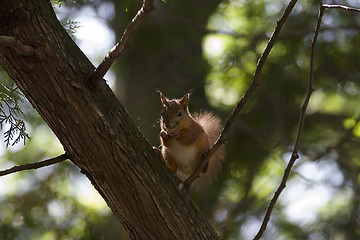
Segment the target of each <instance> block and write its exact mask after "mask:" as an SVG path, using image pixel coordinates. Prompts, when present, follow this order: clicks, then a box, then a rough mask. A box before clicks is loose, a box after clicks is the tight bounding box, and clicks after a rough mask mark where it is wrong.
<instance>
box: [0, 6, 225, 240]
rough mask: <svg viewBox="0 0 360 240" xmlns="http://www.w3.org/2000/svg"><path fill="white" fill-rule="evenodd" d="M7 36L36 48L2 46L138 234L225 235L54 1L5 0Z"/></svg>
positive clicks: (12, 70) (3, 59) (0, 59)
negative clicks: (182, 187)
mask: <svg viewBox="0 0 360 240" xmlns="http://www.w3.org/2000/svg"><path fill="white" fill-rule="evenodd" d="M0 6H1V8H0V35H1V36H11V37H15V38H16V39H17V40H19V41H20V42H22V43H23V44H27V45H30V46H32V47H33V48H34V54H33V55H30V56H22V55H19V54H18V53H17V52H16V51H15V50H14V49H13V48H11V47H9V46H0V64H1V65H2V66H3V67H4V69H5V70H6V71H7V72H8V73H9V75H10V76H11V77H12V79H13V80H14V82H15V83H16V84H17V86H18V87H19V88H20V89H21V91H22V92H23V93H24V95H25V96H26V98H27V99H28V100H29V101H30V103H31V104H32V106H33V107H34V108H35V109H36V110H37V111H38V112H39V114H40V115H41V116H42V117H43V118H44V120H45V121H46V122H47V123H48V125H49V126H50V128H51V129H52V130H53V132H54V133H55V134H56V136H57V137H58V138H59V140H60V142H61V143H62V144H63V146H64V149H65V151H66V152H67V153H68V155H69V156H70V157H71V159H72V161H73V162H74V163H75V164H76V165H77V166H78V167H80V168H81V170H82V172H83V173H85V174H86V175H87V177H88V178H89V179H90V180H91V182H92V183H93V185H94V187H95V188H96V189H97V190H98V191H99V193H100V194H101V195H102V196H103V198H104V199H105V201H106V203H107V204H108V206H109V207H110V208H111V210H112V211H113V213H114V214H115V215H116V216H117V218H118V219H119V220H120V221H121V222H122V224H123V225H124V226H125V228H126V229H127V230H128V232H129V233H130V235H131V237H132V238H133V239H149V240H151V239H157V240H159V239H207V240H208V239H219V237H218V235H217V234H216V232H215V231H214V230H213V228H212V227H211V226H210V225H209V223H208V222H207V221H206V220H205V219H204V217H203V216H202V215H201V214H200V213H199V211H198V210H197V208H196V206H195V205H194V204H193V203H192V201H191V200H190V198H189V197H188V195H187V194H186V193H185V192H181V191H179V190H178V189H177V185H178V183H179V182H178V180H177V179H175V178H174V177H173V176H172V175H171V173H170V172H169V171H168V170H167V169H166V167H165V166H164V165H163V164H162V163H161V161H160V159H159V158H158V156H157V155H156V154H155V153H154V152H153V150H152V149H151V147H150V146H149V144H148V143H147V141H146V140H145V139H144V137H143V136H142V134H141V133H140V132H139V130H138V129H137V127H136V126H135V125H134V123H133V121H132V120H131V118H130V117H129V115H128V114H127V113H126V111H125V110H124V108H123V107H122V105H121V104H120V102H119V101H118V100H117V99H116V97H115V95H114V94H113V92H112V91H111V89H110V88H109V87H108V86H107V85H106V83H105V81H101V83H100V85H99V87H98V89H95V90H91V89H89V88H88V87H87V86H86V84H85V83H86V80H87V79H88V77H89V76H90V75H91V73H92V72H93V71H94V66H93V65H92V64H91V63H90V61H89V60H88V59H87V58H86V56H85V55H84V54H83V53H82V52H81V50H80V49H79V48H78V47H77V46H76V44H75V43H74V42H73V41H72V39H71V38H70V37H69V36H68V34H67V33H66V31H65V30H64V29H63V27H62V26H61V24H60V23H59V21H58V20H57V19H56V16H55V14H54V11H53V9H52V7H51V5H50V3H49V1H46V0H11V1H9V0H0Z"/></svg>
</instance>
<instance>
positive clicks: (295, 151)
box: [254, 4, 360, 240]
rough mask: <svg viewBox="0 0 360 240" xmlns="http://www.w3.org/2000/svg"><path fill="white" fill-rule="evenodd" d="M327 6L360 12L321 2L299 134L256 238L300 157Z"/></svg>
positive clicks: (263, 230)
mask: <svg viewBox="0 0 360 240" xmlns="http://www.w3.org/2000/svg"><path fill="white" fill-rule="evenodd" d="M325 8H340V9H345V10H350V11H357V12H360V10H359V9H355V8H349V7H345V6H340V5H328V4H321V5H320V9H319V14H318V18H317V24H316V28H315V33H314V36H313V39H312V42H311V51H310V69H309V81H308V89H307V93H306V97H305V100H304V102H303V104H302V106H301V110H300V119H299V126H298V130H297V134H296V139H295V143H294V149H293V153H292V155H291V158H290V160H289V163H288V165H287V166H286V169H285V171H284V176H283V178H282V180H281V183H280V185H279V187H278V188H277V190H276V192H275V194H274V196H273V198H272V199H271V201H270V204H269V206H268V208H267V211H266V213H265V217H264V220H263V222H262V224H261V227H260V229H259V231H258V233H257V234H256V236H255V237H254V240H258V239H260V238H261V237H262V235H263V233H264V232H265V230H266V226H267V224H268V222H269V220H270V215H271V212H272V210H273V208H274V206H275V204H276V202H277V200H278V198H279V196H280V194H281V192H282V191H283V190H284V188H285V187H286V182H287V179H288V178H289V175H290V172H291V169H292V167H293V165H294V163H295V161H296V160H297V159H298V158H299V154H298V148H299V144H300V141H301V136H302V132H303V128H304V122H305V113H306V109H307V106H308V104H309V100H310V97H311V94H312V92H313V91H314V88H313V81H314V54H315V46H316V41H317V38H318V36H319V32H320V26H321V20H322V17H323V14H324V10H325Z"/></svg>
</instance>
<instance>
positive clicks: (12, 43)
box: [0, 36, 35, 56]
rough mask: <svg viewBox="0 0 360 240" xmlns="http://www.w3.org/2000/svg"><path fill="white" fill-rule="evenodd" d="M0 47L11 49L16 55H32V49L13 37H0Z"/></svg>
mask: <svg viewBox="0 0 360 240" xmlns="http://www.w3.org/2000/svg"><path fill="white" fill-rule="evenodd" d="M0 46H6V47H11V48H13V49H14V50H15V51H16V52H17V53H18V54H20V55H23V56H30V55H33V54H34V51H35V50H34V48H33V47H31V46H30V45H26V44H23V43H22V42H20V41H19V40H18V39H16V38H15V37H9V36H0Z"/></svg>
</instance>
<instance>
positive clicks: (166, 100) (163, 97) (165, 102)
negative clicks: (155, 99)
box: [157, 90, 169, 105]
mask: <svg viewBox="0 0 360 240" xmlns="http://www.w3.org/2000/svg"><path fill="white" fill-rule="evenodd" d="M157 92H158V93H159V94H160V100H161V102H162V104H163V105H166V104H167V103H168V101H169V100H168V99H167V98H166V97H165V96H164V94H162V92H160V90H158V91H157Z"/></svg>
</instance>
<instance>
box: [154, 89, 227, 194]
mask: <svg viewBox="0 0 360 240" xmlns="http://www.w3.org/2000/svg"><path fill="white" fill-rule="evenodd" d="M159 93H160V100H161V102H162V109H161V119H160V128H161V132H160V141H161V147H162V148H161V150H159V149H158V148H156V147H154V149H155V150H157V151H158V152H159V153H161V156H162V160H163V161H164V163H165V164H166V166H167V167H168V168H169V169H170V171H171V172H173V173H175V174H176V175H177V177H178V178H179V179H180V180H182V181H185V180H186V179H187V178H188V177H189V176H190V175H191V174H192V173H193V172H194V170H195V169H196V167H197V166H198V165H199V163H200V162H201V160H202V159H203V157H204V156H205V155H206V154H207V152H208V151H209V149H210V148H211V147H212V146H213V145H214V144H215V142H216V140H217V138H218V137H219V135H220V133H221V130H222V126H221V120H220V119H219V118H218V117H216V116H215V115H213V114H212V113H210V112H201V113H195V114H194V116H192V115H191V114H190V112H189V108H188V103H189V97H190V94H189V93H187V94H185V95H184V96H183V97H182V98H181V99H172V100H169V99H168V98H166V97H165V96H164V95H163V94H162V93H161V92H160V91H159ZM223 159H224V148H223V146H221V147H220V148H219V149H218V150H217V151H216V152H215V153H214V154H213V155H212V157H211V158H210V159H209V162H208V163H207V165H206V166H205V167H204V169H203V170H202V172H201V173H200V176H199V178H198V179H197V180H195V181H194V184H193V185H194V186H195V188H196V187H201V186H203V185H207V184H208V183H210V182H211V181H212V179H213V177H214V176H215V175H216V174H217V172H218V170H219V169H220V167H221V162H222V160H223ZM192 188H193V187H192Z"/></svg>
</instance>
